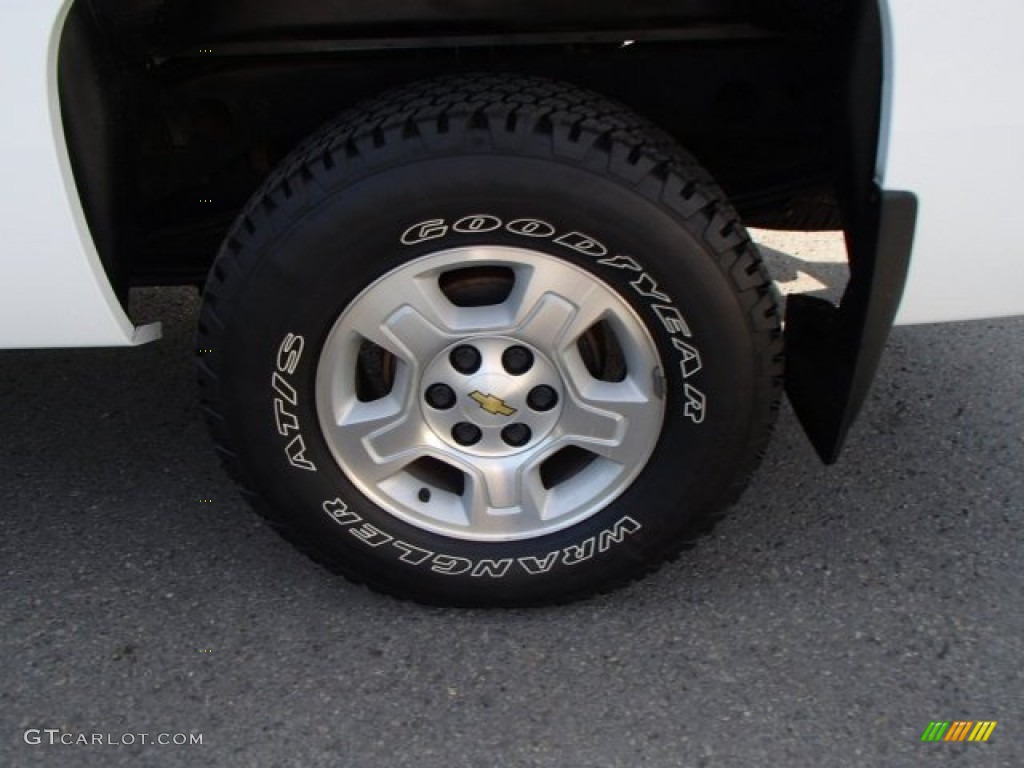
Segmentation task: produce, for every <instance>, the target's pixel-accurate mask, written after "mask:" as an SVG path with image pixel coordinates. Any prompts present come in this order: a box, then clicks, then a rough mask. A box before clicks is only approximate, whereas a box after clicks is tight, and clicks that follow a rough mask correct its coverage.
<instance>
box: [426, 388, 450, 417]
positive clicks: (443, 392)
mask: <svg viewBox="0 0 1024 768" xmlns="http://www.w3.org/2000/svg"><path fill="white" fill-rule="evenodd" d="M427 405H429V406H430V407H431V408H436V409H437V410H439V411H447V410H448V409H449V408H451V407H452V406H453V405H455V391H454V390H453V389H452V388H451V387H449V386H448V385H447V384H431V385H430V386H429V387H427Z"/></svg>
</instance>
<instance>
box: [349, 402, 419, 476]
mask: <svg viewBox="0 0 1024 768" xmlns="http://www.w3.org/2000/svg"><path fill="white" fill-rule="evenodd" d="M332 437H333V438H334V441H335V444H337V445H339V446H341V447H342V449H343V450H346V455H347V456H348V457H349V461H350V462H351V463H353V464H354V465H355V466H353V469H355V470H356V471H357V472H358V474H359V476H360V477H361V478H362V479H364V480H367V481H369V482H380V481H381V480H383V479H385V478H387V477H390V476H392V475H394V474H395V473H396V472H398V471H400V470H401V469H403V468H404V467H406V466H408V465H409V464H410V463H411V462H413V461H415V460H416V459H418V458H421V457H423V456H425V455H427V454H428V453H429V451H430V449H431V447H432V443H434V442H436V439H435V438H433V436H432V434H431V433H430V430H429V428H428V427H427V426H426V425H425V424H424V423H423V421H422V419H420V418H419V412H418V410H417V409H414V408H404V407H402V405H401V402H400V400H399V399H398V398H396V397H393V396H389V397H387V398H383V399H381V400H377V401H375V402H372V403H356V404H354V405H353V406H352V407H351V408H349V410H348V412H347V413H346V414H345V415H344V416H343V417H342V419H341V420H340V421H339V422H338V423H337V424H335V425H334V429H333V435H332ZM346 446H347V447H348V448H347V449H346Z"/></svg>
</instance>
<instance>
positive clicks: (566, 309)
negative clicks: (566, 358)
mask: <svg viewBox="0 0 1024 768" xmlns="http://www.w3.org/2000/svg"><path fill="white" fill-rule="evenodd" d="M551 272H552V270H550V269H539V268H538V269H529V270H520V271H519V273H518V274H517V285H518V284H519V283H521V284H522V285H521V286H519V287H517V291H516V292H515V293H514V294H513V296H512V297H510V300H512V301H514V302H515V321H514V322H515V324H516V328H515V331H514V332H515V335H516V336H517V337H519V338H521V339H523V340H525V341H529V342H530V343H533V344H536V345H537V346H539V347H542V348H546V349H553V350H555V351H557V350H561V349H562V348H564V347H566V346H568V345H569V344H571V343H572V342H574V341H575V340H576V339H577V338H579V336H580V335H581V334H582V333H583V332H584V331H586V330H587V329H588V328H590V326H592V325H593V324H594V323H596V322H597V321H598V320H600V319H601V317H602V316H603V315H604V314H605V312H607V311H608V303H607V301H605V300H604V296H603V294H602V292H600V291H598V290H597V288H596V286H595V285H594V284H593V283H582V284H580V283H579V282H578V281H577V282H576V283H574V284H565V278H564V276H563V275H561V274H560V273H559V274H557V275H554V274H551Z"/></svg>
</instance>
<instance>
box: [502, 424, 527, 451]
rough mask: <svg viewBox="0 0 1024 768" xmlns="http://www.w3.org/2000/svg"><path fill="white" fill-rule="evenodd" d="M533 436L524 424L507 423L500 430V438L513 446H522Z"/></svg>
mask: <svg viewBox="0 0 1024 768" xmlns="http://www.w3.org/2000/svg"><path fill="white" fill-rule="evenodd" d="M532 437H533V432H531V431H530V428H529V427H528V426H526V425H525V424H509V425H508V426H507V427H505V428H504V429H503V430H501V439H502V440H504V441H505V442H506V443H508V444H509V445H511V446H512V447H513V448H522V447H523V446H524V445H526V444H527V443H528V442H530V438H532Z"/></svg>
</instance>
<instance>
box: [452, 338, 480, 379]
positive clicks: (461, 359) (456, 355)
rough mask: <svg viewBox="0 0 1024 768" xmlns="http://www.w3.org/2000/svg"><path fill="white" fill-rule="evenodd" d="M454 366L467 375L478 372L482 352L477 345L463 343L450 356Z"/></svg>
mask: <svg viewBox="0 0 1024 768" xmlns="http://www.w3.org/2000/svg"><path fill="white" fill-rule="evenodd" d="M448 360H449V362H450V363H451V364H452V368H454V369H455V370H456V371H458V372H459V373H461V374H464V375H465V376H469V375H470V374H473V373H476V372H477V371H478V370H480V352H479V351H477V348H476V347H471V346H469V345H468V344H462V345H460V346H458V347H456V348H455V349H453V350H452V353H451V354H450V355H449V356H448Z"/></svg>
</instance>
